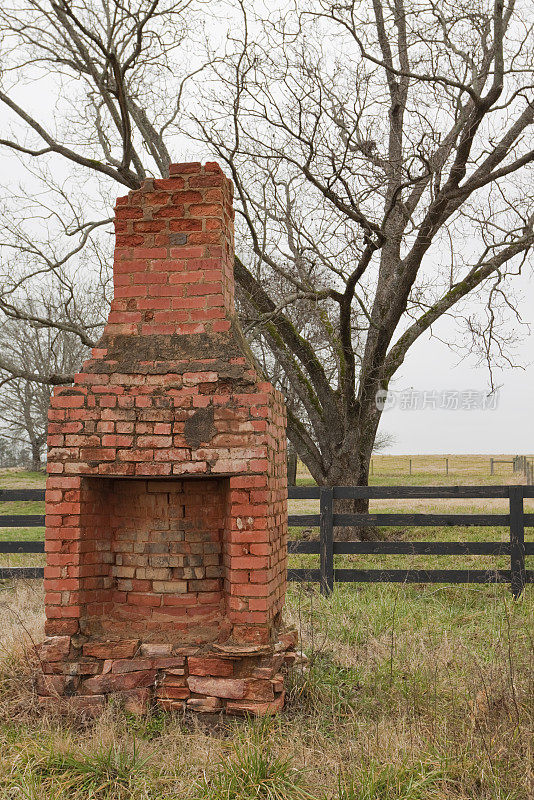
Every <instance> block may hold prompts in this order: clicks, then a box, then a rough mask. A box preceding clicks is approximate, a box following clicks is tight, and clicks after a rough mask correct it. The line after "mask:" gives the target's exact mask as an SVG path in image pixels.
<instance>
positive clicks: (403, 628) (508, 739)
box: [0, 456, 534, 800]
mask: <svg viewBox="0 0 534 800" xmlns="http://www.w3.org/2000/svg"><path fill="white" fill-rule="evenodd" d="M380 458H382V459H386V458H387V457H385V456H382V457H380ZM391 458H393V457H391ZM434 458H435V457H432V458H430V457H429V462H430V461H432V460H434ZM480 458H481V460H480V461H479V462H478V463H475V462H474V459H473V457H472V461H471V463H472V466H471V467H470V469H466V470H465V471H464V472H463V473H462V475H461V476H460V475H459V474H456V476H455V475H449V476H448V478H447V477H446V476H442V475H437V474H436V473H433V472H432V469H431V464H430V463H426V464H425V465H424V467H425V470H426V471H425V473H423V474H424V475H425V476H426V479H425V480H423V481H420V480H419V479H420V475H419V474H418V475H412V476H411V479H410V477H409V476H404V478H402V481H401V480H400V478H401V475H400V474H399V476H398V477H397V479H396V480H393V479H391V480H388V479H387V474H389V475H390V477H392V476H393V475H394V472H393V470H394V468H396V465H395V464H394V463H393V462H392V463H388V462H387V461H386V462H385V464H384V466H383V472H382V473H381V475H382V479H380V474H376V473H377V472H378V464H376V472H375V475H374V476H373V479H374V481H375V482H377V483H380V482H382V483H385V482H391V483H395V482H399V483H400V482H403V483H407V482H408V481H410V483H415V482H417V483H429V484H436V483H441V482H445V479H446V480H447V482H450V483H460V482H461V483H473V484H482V483H488V482H489V477H490V476H489V457H480ZM388 470H389V473H388ZM459 472H460V469H459V467H458V473H459ZM430 475H433V478H432V479H430V478H429V476H430ZM28 477H29V480H28V481H27V482H26V481H25V476H21V475H14V474H11V475H9V476H0V488H7V486H6V483H7V484H9V485H19V486H21V485H26V486H28V485H34V486H35V485H39V484H38V481H39V480H42V478H38V477H36V476H31V475H30V476H28ZM493 477H494V478H495V477H497V476H493ZM517 477H518V476H514V475H512V474H508V475H504V473H503V474H502V475H499V476H498V478H499V479H498V480H496V481H495V480H492V482H493V483H508V482H518V481H517V480H516V479H517ZM300 478H301V480H306V476H305V475H301V476H300ZM450 478H452V480H449V479H450ZM18 481H21V482H22V483H18V484H17V482H18ZM30 481H34V482H33V484H32V483H31V482H30ZM406 503H407V501H397V502H395V503H394V502H393V501H380V502H375V503H374V504H373V510H377V509H378V508H380V510H385V509H386V508H387V509H390V510H394V509H395V510H400V509H402V508H403V509H404V510H407V509H408V507H410V508H411V509H412V510H418V511H419V510H421V511H423V510H428V511H430V510H437V509H438V508H439V509H441V510H442V511H444V512H445V511H454V510H465V511H467V510H469V511H480V510H483V509H486V510H491V511H495V512H497V511H499V510H501V508H502V510H503V511H504V509H505V506H504V505H503V501H498V500H495V501H481V502H476V501H465V502H464V503H460V502H459V501H457V502H455V503H454V504H453V503H450V502H448V501H415V502H411V503H410V504H409V506H408V505H407V504H406ZM30 505H31V504H30ZM292 506H293V508H292V510H293V511H297V509H298V510H300V511H304V510H305V509H306V510H307V509H309V510H312V508H313V503H312V502H310V501H298V502H297V501H293V503H292ZM20 509H21V511H22V510H23V511H24V513H41V508H40V507H38V506H35V507H33V508H32V509H31V512H30V510H29V509H28V507H27V506H26V507H25V508H24V509H22V506H21V507H20ZM532 510H534V509H532ZM18 511H19V506H16V507H13V506H11V508H10V509H9V513H17V512H18ZM1 513H8V509H7V504H5V507H3V508H2V509H1ZM19 513H20V512H19ZM4 533H5V535H4V538H15V537H14V532H13V531H11V532H10V533H8V532H2V534H4ZM20 533H21V530H20V529H19V530H18V531H17V533H16V536H17V537H18V535H19V534H20ZM389 533H390V534H391V533H394V535H395V537H396V538H397V537H401V538H407V539H408V538H409V540H415V539H417V538H426V539H436V540H437V539H449V540H452V539H459V538H465V537H466V536H469V537H471V538H474V537H476V538H477V539H487V540H491V539H500V538H506V535H507V534H506V530H505V529H477V528H473V529H465V530H461V529H455V528H448V529H439V528H437V529H417V528H410V529H406V530H404V529H397V530H395V531H394V532H392V531H390V532H389ZM296 535H303V532H302V530H301V531H293V532H292V536H296ZM304 535H306V536H313V535H314V532H313V531H311V532H310V533H304ZM21 538H22V537H21ZM3 558H4V559H6V558H8V557H7V556H3ZM11 558H13V557H11ZM16 558H20V557H16ZM26 558H28V557H26ZM293 558H296V557H293ZM302 558H303V557H299V559H302ZM306 558H312V557H306ZM351 558H352V562H354V559H355V558H356V557H351ZM475 559H476V566H482V564H483V563H485V561H484V559H481V558H480V557H472V558H471V559H469V558H467V557H465V558H464V559H462V564H459V563H458V561H457V560H455V561H454V564H452V563H449V564H448V565H450V566H462V565H464V564H466V565H467V564H469V563H471V562H472V563H473V564H474V563H475ZM343 560H344V562H345V563H347V562H348V561H350V560H351V559H350V558H348V557H343ZM437 560H438V559H436V558H434V559H429V558H428V557H419V558H418V559H414V560H412V559H410V560H409V561H410V564H411V566H421V565H422V564H428V565H432V566H437V564H436V561H437ZM407 561H408V559H406V558H404V559H402V558H401V557H389V558H388V559H387V562H386V560H385V559H384V561H383V562H380V563H381V564H382V563H383V564H384V565H386V564H387V566H407ZM448 561H449V560H448V559H447V558H444V557H440V559H439V566H442V565H443V566H445V564H446V563H447V562H448ZM4 563H6V562H5V561H4ZM299 563H302V560H300V561H299ZM363 564H366V565H368V566H374V567H375V568H376V567H378V566H380V565H379V564H378V562H377V560H376V558H373V557H358V566H360V565H363ZM491 564H492V565H495V566H496V565H497V560H496V559H492V560H491ZM503 566H506V565H505V564H503ZM532 600H533V591H532V586H530V587H527V590H526V591H525V593H524V595H523V597H522V598H521V599H519V600H518V601H513V600H512V599H511V596H510V592H509V588H508V587H507V586H491V585H488V586H456V587H451V586H438V585H433V586H430V585H429V586H409V585H389V584H376V585H363V584H360V585H342V586H338V587H336V589H335V592H334V595H333V596H332V597H331V598H329V599H325V598H323V597H321V596H320V595H318V594H317V592H316V591H315V589H314V587H312V586H307V585H306V586H296V585H294V586H292V587H290V590H289V593H288V599H287V604H286V618H287V619H288V621H290V622H293V623H294V624H296V625H297V626H298V628H299V630H300V635H301V644H302V647H303V649H304V651H305V652H306V653H307V655H308V657H309V666H308V667H305V668H303V667H299V668H296V669H294V670H293V671H292V672H291V673H290V674H289V675H288V684H289V698H288V704H287V708H286V711H285V712H284V713H283V714H281V715H279V716H278V717H277V718H276V719H273V720H268V721H263V722H257V721H253V720H221V719H216V720H213V719H209V720H208V719H203V718H202V717H201V716H198V717H197V718H194V719H191V718H189V717H181V716H175V717H172V716H168V715H160V714H154V715H152V716H149V717H147V718H145V719H137V718H134V717H131V716H128V715H127V714H125V713H124V712H123V711H122V710H121V709H120V708H118V707H109V708H108V709H107V710H106V712H105V714H104V716H103V717H101V718H100V719H99V720H97V721H96V722H94V723H92V724H90V725H81V724H80V721H79V720H76V719H60V718H57V717H54V716H53V715H45V716H41V715H39V713H38V712H37V704H36V698H35V694H34V688H33V682H32V669H33V666H32V657H31V648H32V642H37V641H39V640H40V638H41V637H42V635H43V633H42V625H43V598H42V586H41V582H40V581H24V582H23V581H17V582H16V583H10V582H5V583H4V585H3V586H2V588H1V594H0V614H1V618H0V628H1V633H0V745H1V747H0V798H1V800H4V798H5V800H12V799H13V800H14V799H15V798H17V800H19V798H20V799H21V800H22V799H23V800H37V799H39V800H41V798H46V800H223V798H224V800H252V799H253V798H259V799H260V800H262V799H264V800H304V798H316V799H317V800H427V799H428V800H468V799H469V800H471V798H474V799H476V800H532V798H533V797H534V774H533V769H532V764H533V750H534V747H533V745H534V740H533V727H534V726H533V722H534V668H533V667H534V645H533V642H534V624H533V616H534V615H533V613H532V612H533V605H534V604H533V602H532Z"/></svg>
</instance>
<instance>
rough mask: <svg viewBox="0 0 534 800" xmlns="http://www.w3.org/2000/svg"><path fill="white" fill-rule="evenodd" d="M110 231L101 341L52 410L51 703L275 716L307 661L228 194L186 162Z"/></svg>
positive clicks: (213, 177)
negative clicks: (245, 320) (293, 628)
mask: <svg viewBox="0 0 534 800" xmlns="http://www.w3.org/2000/svg"><path fill="white" fill-rule="evenodd" d="M115 227H116V248H115V264H114V284H115V297H114V300H113V303H112V307H111V312H110V315H109V319H108V323H107V325H106V328H105V331H104V335H103V337H102V339H101V341H100V342H99V344H98V345H97V347H95V348H94V349H93V353H92V358H91V359H89V360H88V361H86V362H85V364H84V365H83V368H82V372H81V373H80V374H78V375H76V378H75V382H74V385H73V386H72V387H61V388H58V389H56V390H55V392H54V396H53V398H52V402H51V408H50V415H49V439H48V446H49V450H48V473H49V477H48V481H47V488H46V553H47V562H46V567H45V591H46V600H45V603H46V616H47V622H46V633H47V636H48V638H47V639H46V640H45V642H44V643H43V644H42V645H41V646H40V647H39V648H38V654H39V659H40V662H41V666H42V674H41V675H40V677H39V680H38V691H39V693H40V695H41V696H42V702H43V703H53V704H57V703H60V704H62V703H64V704H66V703H70V704H71V705H74V706H76V707H78V708H79V709H82V710H86V711H88V712H95V711H97V710H98V709H99V708H101V707H102V706H103V704H104V702H105V699H106V696H107V695H109V694H111V693H113V694H114V695H117V694H119V695H120V696H121V697H122V698H123V699H124V701H125V703H126V705H127V706H128V707H130V708H136V709H137V708H143V707H145V706H146V705H147V704H148V703H150V702H155V703H158V704H159V705H160V706H161V707H164V708H170V709H177V708H180V709H181V708H185V707H187V708H190V709H197V710H200V711H217V710H221V709H222V710H225V711H227V712H230V713H249V712H250V713H258V714H263V713H272V712H273V711H276V710H278V709H279V708H281V707H282V705H283V702H284V690H283V678H282V675H281V674H280V671H279V670H280V668H281V666H282V664H283V662H284V659H286V660H288V661H290V660H291V659H292V658H293V656H292V651H293V648H294V645H295V635H294V633H293V632H287V631H286V632H283V631H282V630H281V618H280V613H281V609H282V604H283V601H284V593H285V581H286V577H285V576H286V533H287V504H286V496H287V489H286V486H287V481H286V454H285V442H286V436H285V412H284V404H283V400H282V397H281V395H280V394H279V393H278V392H276V391H275V390H274V389H273V387H272V386H271V384H269V383H267V382H266V381H265V380H263V378H261V377H260V376H259V375H258V374H257V372H256V370H255V368H254V366H253V362H252V358H251V356H250V354H249V351H248V348H247V345H246V343H245V341H244V339H243V337H242V334H241V332H240V329H239V326H238V324H237V322H236V318H235V310H234V277H233V260H234V244H233V209H232V184H231V182H230V181H229V180H228V179H227V178H226V177H225V176H224V174H223V173H222V171H221V169H220V167H219V166H218V165H217V164H213V163H211V164H206V165H204V166H201V165H200V164H175V165H173V166H172V167H171V170H170V177H169V178H168V179H161V180H160V179H155V180H148V181H145V183H144V184H143V186H142V187H141V188H140V189H139V190H136V191H132V192H130V194H129V195H128V196H127V197H122V198H120V199H119V200H118V201H117V210H116V222H115Z"/></svg>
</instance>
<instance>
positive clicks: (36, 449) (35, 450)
mask: <svg viewBox="0 0 534 800" xmlns="http://www.w3.org/2000/svg"><path fill="white" fill-rule="evenodd" d="M31 447H32V470H33V471H34V472H39V471H40V470H41V468H42V464H41V444H40V442H36V441H32V442H31Z"/></svg>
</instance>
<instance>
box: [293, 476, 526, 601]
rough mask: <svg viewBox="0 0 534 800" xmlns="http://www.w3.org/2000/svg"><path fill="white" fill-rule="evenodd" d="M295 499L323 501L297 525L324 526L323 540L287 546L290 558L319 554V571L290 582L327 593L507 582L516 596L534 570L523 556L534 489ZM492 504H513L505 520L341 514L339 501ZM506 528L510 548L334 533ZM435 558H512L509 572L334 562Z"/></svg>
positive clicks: (363, 491) (364, 490) (424, 489)
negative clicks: (340, 558)
mask: <svg viewBox="0 0 534 800" xmlns="http://www.w3.org/2000/svg"><path fill="white" fill-rule="evenodd" d="M289 497H290V499H294V500H296V499H300V500H304V499H306V500H312V499H313V500H319V501H320V511H319V514H291V515H290V517H289V524H290V525H293V526H296V525H298V526H302V525H305V526H306V527H319V540H318V541H296V542H289V552H290V553H313V554H316V555H319V568H318V569H289V570H288V578H289V580H290V581H298V582H307V581H316V582H319V584H320V588H321V591H322V592H323V593H324V594H330V592H332V590H333V588H334V582H336V581H340V582H357V583H359V582H366V583H367V582H388V583H389V582H400V583H496V582H499V583H502V582H505V583H510V586H511V590H512V593H513V595H514V597H518V596H519V595H520V594H521V592H522V591H523V589H524V587H525V585H526V584H527V583H534V570H527V569H526V567H525V556H531V555H534V542H526V543H525V527H532V526H534V514H525V512H524V508H523V506H524V503H523V501H524V498H526V497H534V487H533V486H350V487H349V486H334V487H333V488H332V487H317V486H313V487H311V486H310V487H304V486H302V487H291V488H290V489H289ZM480 498H483V499H494V498H506V499H508V501H509V513H508V514H336V513H334V501H335V500H350V499H368V500H378V499H380V500H410V499H412V500H413V499H425V500H426V499H448V500H455V499H462V500H463V499H468V500H471V499H480ZM371 525H372V526H380V525H403V526H413V525H417V526H429V527H430V526H434V525H439V526H462V527H464V526H472V525H475V526H505V527H507V528H509V529H510V540H509V542H405V541H365V542H336V541H335V540H334V527H338V528H339V527H341V528H342V527H347V526H351V527H352V526H359V527H365V526H371ZM349 554H350V555H407V556H414V555H433V556H443V555H447V556H461V555H485V556H508V557H509V558H510V569H494V570H482V569H426V570H422V569H406V570H404V569H339V568H336V567H335V566H334V556H337V555H349Z"/></svg>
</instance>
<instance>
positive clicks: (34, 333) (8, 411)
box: [0, 298, 90, 470]
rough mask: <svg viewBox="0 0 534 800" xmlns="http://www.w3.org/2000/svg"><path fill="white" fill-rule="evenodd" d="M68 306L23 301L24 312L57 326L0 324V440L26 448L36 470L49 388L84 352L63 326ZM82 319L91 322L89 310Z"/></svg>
mask: <svg viewBox="0 0 534 800" xmlns="http://www.w3.org/2000/svg"><path fill="white" fill-rule="evenodd" d="M66 305H67V304H66V303H65V302H63V303H62V302H61V301H60V302H58V298H55V299H54V300H51V299H49V298H44V299H42V300H41V301H40V302H39V303H38V302H36V301H35V300H31V299H28V300H27V301H26V308H27V311H28V313H31V314H33V315H34V316H35V317H42V316H46V317H50V318H55V319H56V320H57V322H58V326H57V327H55V328H52V327H49V326H45V327H43V326H40V325H38V324H34V325H29V324H28V323H27V321H26V320H15V319H9V318H7V319H4V321H3V322H2V324H1V325H0V353H1V356H0V428H1V429H2V437H3V439H7V440H9V442H10V444H11V447H12V449H13V450H20V449H21V447H24V446H27V445H29V447H30V450H31V462H32V469H34V470H38V469H40V468H41V460H42V455H43V451H44V448H45V445H46V436H47V414H48V406H49V402H50V392H51V388H52V384H54V383H57V382H59V380H61V378H62V376H70V375H72V374H73V373H74V372H76V370H77V369H78V368H79V365H80V363H81V361H82V360H83V358H84V357H86V356H87V354H88V349H87V347H86V346H85V345H84V344H83V342H82V341H81V339H80V337H79V336H78V335H77V334H76V333H73V332H70V331H66V330H63V329H62V328H61V324H60V323H61V317H62V311H63V309H64V308H65V306H66ZM85 319H90V312H87V316H85ZM69 321H72V314H71V317H70V320H69Z"/></svg>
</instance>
